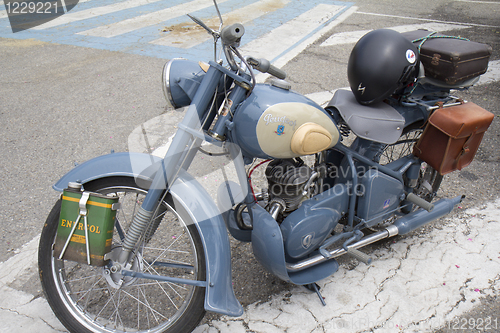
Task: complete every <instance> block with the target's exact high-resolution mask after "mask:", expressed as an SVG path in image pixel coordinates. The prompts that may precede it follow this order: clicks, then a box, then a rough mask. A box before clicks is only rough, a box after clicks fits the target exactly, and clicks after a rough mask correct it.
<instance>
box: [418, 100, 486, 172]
mask: <svg viewBox="0 0 500 333" xmlns="http://www.w3.org/2000/svg"><path fill="white" fill-rule="evenodd" d="M493 118H494V115H493V113H491V112H488V111H486V110H485V109H483V108H481V107H480V106H478V105H476V104H474V103H470V102H469V103H465V104H460V105H456V106H451V107H445V108H439V109H437V110H435V111H434V113H432V115H431V116H430V117H429V121H428V123H427V125H426V127H425V129H424V132H423V133H422V136H421V137H420V139H419V140H418V142H417V143H416V144H415V146H414V147H413V155H415V156H417V157H419V158H420V159H421V160H423V161H424V162H426V163H427V164H429V165H430V166H432V167H433V168H434V169H436V170H437V171H438V172H439V173H440V174H442V175H444V174H447V173H449V172H452V171H455V170H461V169H462V168H464V167H466V166H467V165H469V164H470V163H471V162H472V160H473V159H474V155H475V154H476V152H477V149H478V148H479V144H480V143H481V140H482V139H483V135H484V132H486V130H487V129H488V127H489V126H490V124H491V122H492V121H493Z"/></svg>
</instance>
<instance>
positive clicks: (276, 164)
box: [266, 158, 312, 219]
mask: <svg viewBox="0 0 500 333" xmlns="http://www.w3.org/2000/svg"><path fill="white" fill-rule="evenodd" d="M311 175H312V170H311V168H309V167H308V166H307V165H306V164H305V163H304V161H303V160H302V159H300V158H296V159H283V160H274V161H272V162H270V163H269V164H268V166H267V168H266V177H267V182H268V186H269V188H268V194H269V205H268V210H269V212H270V213H271V215H273V217H274V218H275V219H276V218H277V217H278V215H279V213H283V214H286V213H289V212H292V211H294V210H295V209H297V208H298V207H299V206H300V203H301V202H302V201H303V200H304V198H305V195H304V190H305V186H306V185H307V182H308V181H309V179H310V178H311Z"/></svg>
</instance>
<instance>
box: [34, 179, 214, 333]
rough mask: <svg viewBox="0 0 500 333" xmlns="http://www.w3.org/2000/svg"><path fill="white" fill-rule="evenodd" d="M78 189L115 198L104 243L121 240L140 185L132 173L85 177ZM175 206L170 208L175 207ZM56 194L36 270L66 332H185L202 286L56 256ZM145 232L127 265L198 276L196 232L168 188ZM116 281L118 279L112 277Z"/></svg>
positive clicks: (200, 254)
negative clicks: (124, 273) (125, 275)
mask: <svg viewBox="0 0 500 333" xmlns="http://www.w3.org/2000/svg"><path fill="white" fill-rule="evenodd" d="M85 190H87V191H92V192H98V193H102V194H111V193H114V194H116V195H118V196H119V198H120V204H121V206H120V209H119V210H118V212H117V215H116V223H115V228H114V231H113V243H112V249H116V248H119V247H121V241H122V238H123V232H126V231H127V230H128V227H129V224H130V222H131V221H132V218H133V215H134V214H135V212H137V209H138V208H139V207H140V205H141V203H142V200H143V199H144V197H145V195H146V193H147V190H145V189H143V188H141V187H139V186H137V184H136V183H135V181H134V179H132V178H125V177H113V178H107V179H100V180H96V181H93V182H91V183H88V184H85ZM176 208H177V209H176ZM60 209H61V200H59V201H58V202H57V203H56V204H55V206H54V207H53V209H52V211H51V212H50V214H49V216H48V218H47V221H46V223H45V225H44V227H43V230H42V234H41V237H40V245H39V255H38V264H39V274H40V279H41V283H42V287H43V289H44V292H45V295H46V297H47V301H48V303H49V304H50V306H51V308H52V310H53V311H54V313H55V315H56V316H57V317H58V318H59V320H60V321H61V323H62V324H63V325H64V326H65V327H66V328H67V329H68V330H69V331H71V332H130V331H133V332H167V333H174V332H175V333H177V332H191V331H192V330H193V329H194V328H195V327H196V326H197V325H198V323H199V322H200V321H201V319H202V318H203V316H204V314H205V310H204V299H205V288H202V287H193V286H190V285H183V284H178V283H171V282H162V281H157V280H146V279H136V278H131V277H128V278H124V279H123V280H122V279H121V275H120V276H117V275H116V274H115V276H114V278H113V277H112V276H111V275H110V273H109V270H107V267H106V266H104V267H95V266H89V265H86V264H81V263H77V262H72V261H67V260H59V259H57V258H55V257H54V256H53V244H54V242H55V239H56V234H57V226H58V223H59V213H60ZM155 221H158V223H154V227H153V228H149V230H152V231H151V232H150V234H149V235H145V237H144V238H143V239H145V240H146V241H143V242H142V243H141V242H139V243H141V244H139V245H138V246H137V247H136V248H135V249H134V250H133V252H134V254H136V259H135V264H134V265H133V268H132V269H134V270H136V271H139V272H143V273H147V274H153V275H163V276H172V277H176V278H182V279H190V280H199V281H205V280H206V271H205V255H204V251H203V245H202V243H201V239H200V235H199V233H198V230H197V228H196V226H195V225H194V223H193V221H192V220H191V219H190V217H189V215H188V214H187V212H186V211H184V209H183V208H182V207H178V205H177V207H176V206H175V205H174V201H173V199H172V197H171V196H170V195H167V196H166V198H165V200H164V201H163V202H162V205H161V208H160V210H159V213H158V215H157V217H156V218H155ZM120 280H122V282H120Z"/></svg>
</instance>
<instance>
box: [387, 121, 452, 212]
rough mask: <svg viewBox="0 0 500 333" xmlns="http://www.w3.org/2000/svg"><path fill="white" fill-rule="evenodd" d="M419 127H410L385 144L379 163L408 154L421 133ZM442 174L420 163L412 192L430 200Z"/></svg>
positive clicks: (436, 189) (434, 193)
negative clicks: (394, 139)
mask: <svg viewBox="0 0 500 333" xmlns="http://www.w3.org/2000/svg"><path fill="white" fill-rule="evenodd" d="M422 132H423V130H422V129H421V128H412V129H408V130H405V132H404V133H403V135H401V137H400V138H399V140H398V141H396V142H395V143H393V144H391V145H387V146H386V147H385V149H384V151H383V152H382V154H381V155H380V162H379V163H380V164H381V165H385V164H388V163H390V162H393V161H395V160H397V159H399V158H401V157H403V156H406V155H409V154H411V153H412V151H413V146H414V145H415V143H416V142H417V141H418V139H419V138H420V136H421V135H422ZM442 180H443V176H442V175H440V174H439V172H437V171H436V170H435V169H434V168H433V167H431V166H430V165H427V163H425V162H424V163H422V168H421V169H420V175H419V177H418V181H417V184H416V186H415V188H414V193H415V194H416V195H418V196H419V197H421V198H423V199H425V200H426V201H427V202H431V201H432V200H433V199H434V197H435V196H436V193H437V191H438V189H439V187H440V186H441V181H442Z"/></svg>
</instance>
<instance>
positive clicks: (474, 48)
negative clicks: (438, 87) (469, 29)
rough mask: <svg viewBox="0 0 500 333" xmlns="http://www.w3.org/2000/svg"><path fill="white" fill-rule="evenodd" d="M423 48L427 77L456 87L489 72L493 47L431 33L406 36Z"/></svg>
mask: <svg viewBox="0 0 500 333" xmlns="http://www.w3.org/2000/svg"><path fill="white" fill-rule="evenodd" d="M402 35H403V36H405V37H406V38H407V39H409V40H411V41H412V42H413V44H414V45H415V46H417V47H420V48H419V54H420V61H421V62H422V64H423V65H424V69H425V76H427V77H431V78H433V79H437V80H440V81H444V82H446V83H447V84H456V83H460V82H462V81H464V80H468V79H472V78H474V77H476V76H479V75H481V74H484V73H485V72H486V70H487V69H488V61H489V59H490V56H491V52H492V49H491V46H489V45H486V44H481V43H476V42H472V41H469V40H464V39H460V38H459V37H454V36H444V35H442V34H439V33H433V32H431V31H427V30H416V31H409V32H405V33H403V34H402Z"/></svg>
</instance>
